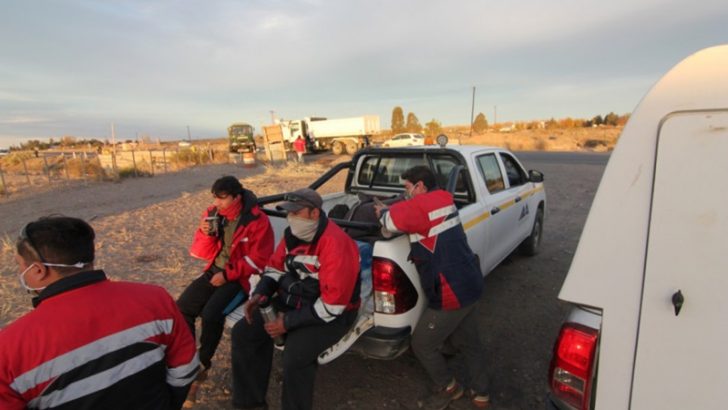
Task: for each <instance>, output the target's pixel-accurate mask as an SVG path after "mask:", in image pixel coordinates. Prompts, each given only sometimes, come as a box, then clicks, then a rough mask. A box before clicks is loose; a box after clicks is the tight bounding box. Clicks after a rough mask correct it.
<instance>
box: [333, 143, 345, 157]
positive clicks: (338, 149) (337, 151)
mask: <svg viewBox="0 0 728 410" xmlns="http://www.w3.org/2000/svg"><path fill="white" fill-rule="evenodd" d="M331 152H333V153H334V155H341V154H343V153H344V144H342V143H340V142H339V141H336V142H334V143H333V144H332V145H331Z"/></svg>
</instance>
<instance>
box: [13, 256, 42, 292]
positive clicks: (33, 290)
mask: <svg viewBox="0 0 728 410" xmlns="http://www.w3.org/2000/svg"><path fill="white" fill-rule="evenodd" d="M32 267H33V264H32V263H31V264H30V265H28V267H27V268H25V270H24V271H23V272H21V273H20V275H18V279H20V285H21V286H23V287H24V288H25V290H27V291H29V292H40V291H41V290H43V289H45V288H46V287H45V286H43V287H40V288H31V287H30V286H28V285H27V284H26V283H25V274H26V273H27V272H28V270H30V268H32Z"/></svg>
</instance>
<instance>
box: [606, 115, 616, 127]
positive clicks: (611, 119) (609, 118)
mask: <svg viewBox="0 0 728 410" xmlns="http://www.w3.org/2000/svg"><path fill="white" fill-rule="evenodd" d="M618 121H619V117H618V116H617V114H615V113H613V112H610V113H609V114H607V115H606V116H605V117H604V125H612V126H614V125H617V122H618Z"/></svg>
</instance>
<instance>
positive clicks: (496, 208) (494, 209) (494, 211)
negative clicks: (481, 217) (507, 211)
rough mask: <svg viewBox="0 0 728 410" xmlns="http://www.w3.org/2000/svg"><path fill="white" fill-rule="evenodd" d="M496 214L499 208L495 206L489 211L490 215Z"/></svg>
mask: <svg viewBox="0 0 728 410" xmlns="http://www.w3.org/2000/svg"><path fill="white" fill-rule="evenodd" d="M498 212H500V208H498V207H497V206H494V207H493V209H491V210H490V214H491V215H495V214H497V213H498Z"/></svg>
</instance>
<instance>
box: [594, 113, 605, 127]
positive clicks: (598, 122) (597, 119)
mask: <svg viewBox="0 0 728 410" xmlns="http://www.w3.org/2000/svg"><path fill="white" fill-rule="evenodd" d="M591 122H592V125H602V124H604V119H603V118H602V116H601V115H597V116H596V117H594V118H592V120H591Z"/></svg>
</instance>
